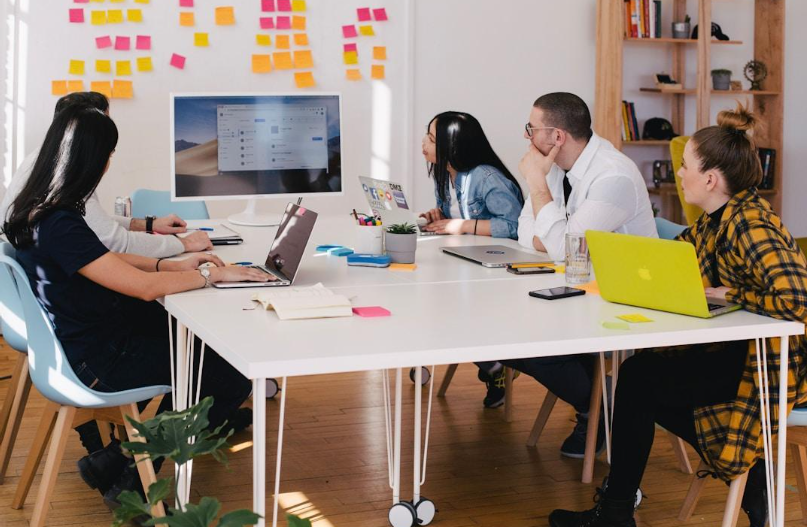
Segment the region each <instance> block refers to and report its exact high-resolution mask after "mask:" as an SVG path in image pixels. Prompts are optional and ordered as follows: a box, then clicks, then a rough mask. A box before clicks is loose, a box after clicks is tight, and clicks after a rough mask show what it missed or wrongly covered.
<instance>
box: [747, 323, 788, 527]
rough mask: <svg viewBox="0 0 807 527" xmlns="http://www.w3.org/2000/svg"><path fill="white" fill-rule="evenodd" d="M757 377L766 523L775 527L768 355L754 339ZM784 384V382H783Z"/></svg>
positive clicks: (762, 342) (764, 342)
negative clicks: (763, 459) (763, 464)
mask: <svg viewBox="0 0 807 527" xmlns="http://www.w3.org/2000/svg"><path fill="white" fill-rule="evenodd" d="M754 344H755V346H756V355H757V376H758V377H759V406H760V414H761V415H760V417H761V421H762V422H761V429H762V430H761V431H762V449H763V452H764V458H765V486H766V490H767V498H768V522H769V524H770V525H771V526H772V527H775V526H776V523H775V518H776V505H775V503H776V496H775V490H776V486H775V483H774V481H773V444H772V437H771V413H770V395H771V394H770V382H769V379H768V354H767V350H766V341H765V339H754ZM785 382H786V381H785Z"/></svg>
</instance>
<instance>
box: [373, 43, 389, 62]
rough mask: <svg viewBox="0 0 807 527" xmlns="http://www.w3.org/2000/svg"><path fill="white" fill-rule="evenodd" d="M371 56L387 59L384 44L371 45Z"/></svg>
mask: <svg viewBox="0 0 807 527" xmlns="http://www.w3.org/2000/svg"><path fill="white" fill-rule="evenodd" d="M373 58H374V59H375V60H387V47H386V46H374V47H373Z"/></svg>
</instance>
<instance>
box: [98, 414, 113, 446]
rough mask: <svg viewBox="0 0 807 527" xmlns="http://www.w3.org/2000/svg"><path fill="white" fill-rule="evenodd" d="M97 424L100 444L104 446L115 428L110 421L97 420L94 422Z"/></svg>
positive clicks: (110, 438)
mask: <svg viewBox="0 0 807 527" xmlns="http://www.w3.org/2000/svg"><path fill="white" fill-rule="evenodd" d="M95 423H96V424H97V425H98V432H99V433H100V434H101V444H102V445H104V447H106V446H108V445H109V443H111V442H112V433H113V432H114V431H115V428H114V427H113V426H112V423H110V422H108V421H97V420H96V422H95Z"/></svg>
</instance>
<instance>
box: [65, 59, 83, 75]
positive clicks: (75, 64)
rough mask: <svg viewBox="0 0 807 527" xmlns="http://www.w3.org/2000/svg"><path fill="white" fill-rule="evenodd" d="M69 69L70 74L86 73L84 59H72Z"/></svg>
mask: <svg viewBox="0 0 807 527" xmlns="http://www.w3.org/2000/svg"><path fill="white" fill-rule="evenodd" d="M68 71H69V72H70V75H84V61H83V60H71V61H70V68H69V69H68Z"/></svg>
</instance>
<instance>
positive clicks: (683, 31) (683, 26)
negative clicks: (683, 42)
mask: <svg viewBox="0 0 807 527" xmlns="http://www.w3.org/2000/svg"><path fill="white" fill-rule="evenodd" d="M691 22H692V19H691V18H689V15H687V16H686V17H684V21H683V22H673V23H672V33H673V38H689V34H690V33H689V31H690V26H691V25H692V24H691Z"/></svg>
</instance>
